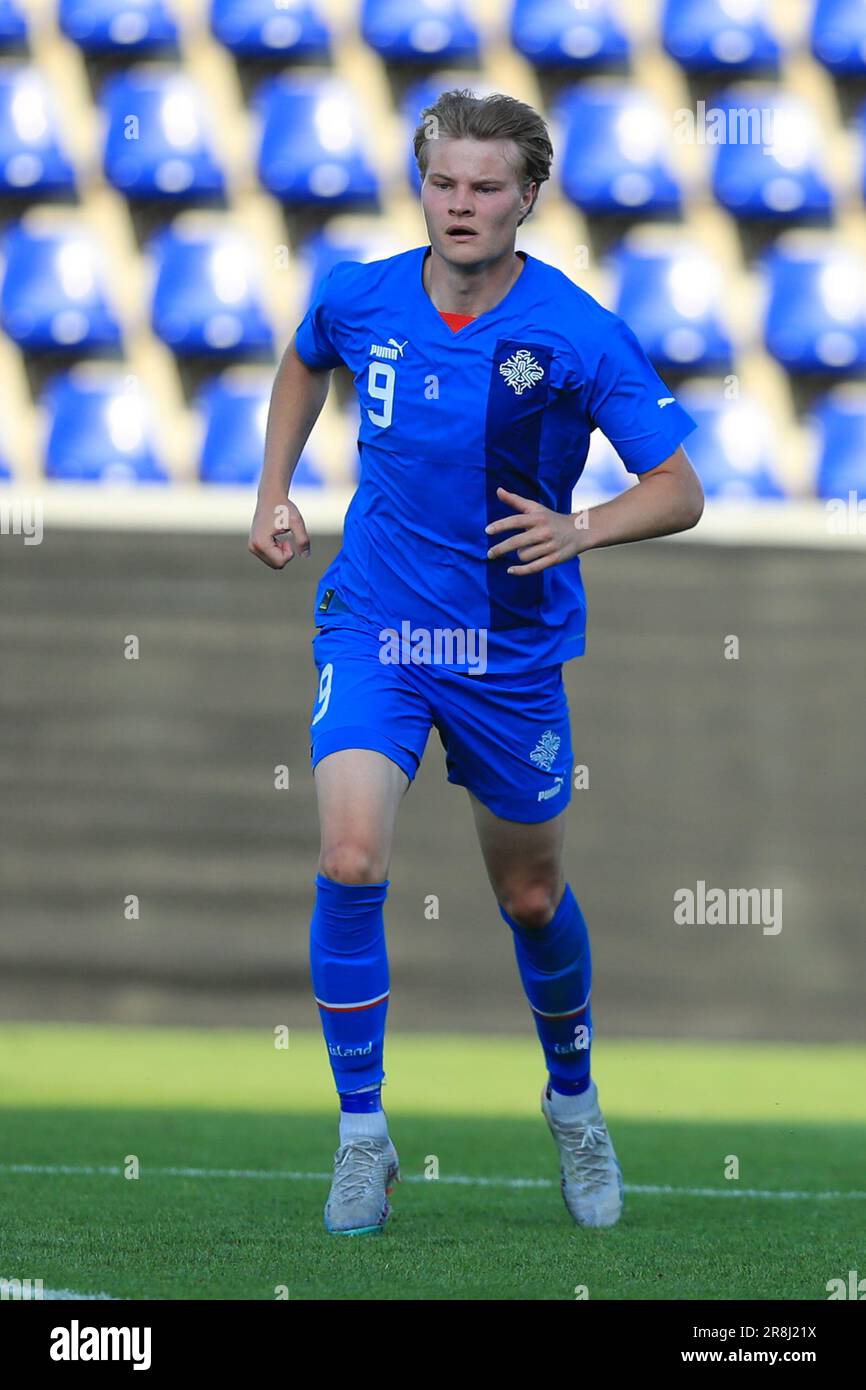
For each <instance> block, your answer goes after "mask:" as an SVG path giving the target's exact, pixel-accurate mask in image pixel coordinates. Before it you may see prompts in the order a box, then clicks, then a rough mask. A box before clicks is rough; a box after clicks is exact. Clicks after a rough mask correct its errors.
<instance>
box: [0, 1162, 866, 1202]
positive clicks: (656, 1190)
mask: <svg viewBox="0 0 866 1390" xmlns="http://www.w3.org/2000/svg"><path fill="white" fill-rule="evenodd" d="M0 1173H44V1174H47V1175H49V1176H51V1175H54V1174H60V1173H70V1174H73V1175H78V1176H84V1177H87V1176H90V1175H97V1174H103V1175H105V1176H107V1177H111V1178H119V1177H122V1176H123V1170H122V1169H121V1168H119V1167H114V1166H112V1165H111V1164H67V1163H0ZM141 1175H142V1177H154V1178H253V1179H257V1180H264V1181H276V1182H328V1181H330V1179H331V1177H332V1176H333V1175H332V1174H331V1173H301V1172H272V1171H271V1170H269V1169H267V1168H142V1169H141ZM403 1181H404V1182H439V1183H445V1184H446V1185H455V1184H457V1185H459V1186H461V1187H558V1186H559V1180H558V1179H554V1178H480V1177H476V1178H471V1177H465V1176H462V1175H451V1176H446V1177H440V1178H425V1177H422V1176H421V1175H420V1174H415V1173H408V1174H406V1176H405V1177H404V1178H403ZM625 1190H626V1192H631V1193H633V1194H636V1195H640V1196H645V1197H758V1198H776V1199H780V1200H782V1201H800V1202H811V1201H825V1202H826V1201H837V1200H843V1201H863V1200H864V1199H866V1192H856V1191H855V1192H790V1191H784V1190H778V1191H774V1190H773V1189H770V1188H767V1189H764V1188H758V1187H741V1188H736V1187H730V1188H725V1187H663V1186H654V1185H648V1184H642V1183H626V1184H625Z"/></svg>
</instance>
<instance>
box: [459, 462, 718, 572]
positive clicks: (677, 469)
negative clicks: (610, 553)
mask: <svg viewBox="0 0 866 1390" xmlns="http://www.w3.org/2000/svg"><path fill="white" fill-rule="evenodd" d="M638 479H639V481H640V483H641V486H640V487H633V488H629V490H628V491H627V492H622V493H620V495H619V496H618V497H612V498H611V499H610V501H609V502H601V503H599V505H598V506H597V507H589V508H588V509H587V510H585V511H582V512H577V513H575V514H574V515H573V516H570V515H568V514H563V513H562V512H554V511H551V510H550V508H549V507H542V506H541V504H540V503H539V502H533V501H532V500H531V499H530V498H527V497H521V496H520V495H519V494H517V493H513V492H506V491H505V489H504V488H498V489H497V492H498V495H499V496H500V497H501V498H502V500H503V502H510V503H511V505H512V506H513V507H514V508H515V513H514V514H513V515H511V516H506V517H502V519H501V520H499V521H493V522H491V523H490V525H489V526H488V527H487V528H486V530H487V534H488V536H492V537H495V536H497V535H499V534H501V533H502V532H504V531H514V530H518V531H519V532H520V533H521V534H519V535H516V536H511V537H509V539H508V540H506V541H499V542H498V543H497V544H495V545H493V546H492V547H491V549H490V550H488V552H487V558H488V559H490V560H493V559H496V558H498V557H499V556H500V555H509V554H511V553H512V552H513V551H516V552H517V555H516V557H515V558H516V559H518V560H520V561H521V563H520V564H518V565H510V566H509V569H508V573H509V574H535V573H536V572H537V571H538V570H543V569H548V568H549V567H550V566H551V565H559V564H562V562H563V561H564V560H570V559H572V558H573V557H574V556H575V555H582V554H583V553H584V551H587V550H597V549H599V548H600V547H601V546H605V545H622V544H623V543H624V542H625V541H643V540H647V539H649V537H650V536H670V535H673V534H674V532H676V531H688V530H689V528H690V527H692V526H696V525H697V523H698V522H699V521H700V519H701V515H702V513H703V510H704V490H703V488H702V487H701V482H700V479H699V478H698V475H697V473H696V472H695V470H694V469H693V468H692V465H691V464H690V463H689V460H688V458H687V457H686V453H685V450H684V449H683V447H682V445H680V446H679V448H678V449H677V450H676V451H675V452H674V453H673V454H671V456H670V458H666V459H665V460H664V462H663V463H660V464H659V465H658V467H657V468H651V469H649V471H648V472H646V473H640V474H638Z"/></svg>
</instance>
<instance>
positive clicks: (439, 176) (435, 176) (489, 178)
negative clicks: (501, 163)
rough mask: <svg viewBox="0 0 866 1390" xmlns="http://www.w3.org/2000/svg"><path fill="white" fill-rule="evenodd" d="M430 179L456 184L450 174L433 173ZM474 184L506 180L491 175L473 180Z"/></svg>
mask: <svg viewBox="0 0 866 1390" xmlns="http://www.w3.org/2000/svg"><path fill="white" fill-rule="evenodd" d="M429 177H430V178H431V179H445V180H446V182H447V183H453V182H454V180H453V179H452V177H451V175H450V174H439V173H437V172H435V171H433V172H431V173H430V175H429ZM472 182H473V183H504V182H505V180H504V179H500V178H497V177H496V175H495V174H490V175H489V176H487V177H483V176H479V177H478V178H477V179H473V180H472Z"/></svg>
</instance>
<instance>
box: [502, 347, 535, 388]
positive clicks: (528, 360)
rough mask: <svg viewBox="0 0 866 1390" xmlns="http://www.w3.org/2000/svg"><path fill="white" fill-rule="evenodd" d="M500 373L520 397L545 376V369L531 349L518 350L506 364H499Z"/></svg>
mask: <svg viewBox="0 0 866 1390" xmlns="http://www.w3.org/2000/svg"><path fill="white" fill-rule="evenodd" d="M499 373H500V375H501V376H504V377H505V380H506V381H507V382H508V385H509V386H511V387H512V388H513V389H514V390H515V391H516V392H517V395H518V396H522V395H523V393H524V391H525V390H527V388H528V387H532V386H534V385H535V383H536V382H537V381H540V380H541V378H542V377H543V376H544V368H543V367H541V366H539V364H538V363H537V362H536V360H535V358H534V357H533V355H532V353H531V352H530V351H529V348H518V350H517V352H513V353H512V354H511V356H510V357H507V358H506V359H505V361H504V362H501V363H500V364H499Z"/></svg>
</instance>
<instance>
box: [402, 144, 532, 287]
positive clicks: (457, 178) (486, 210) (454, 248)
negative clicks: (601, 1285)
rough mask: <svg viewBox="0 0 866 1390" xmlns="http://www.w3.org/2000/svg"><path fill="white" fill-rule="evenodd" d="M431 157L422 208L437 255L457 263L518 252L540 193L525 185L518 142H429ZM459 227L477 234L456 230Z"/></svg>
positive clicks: (469, 262)
mask: <svg viewBox="0 0 866 1390" xmlns="http://www.w3.org/2000/svg"><path fill="white" fill-rule="evenodd" d="M427 154H428V160H427V173H426V175H425V178H424V182H423V184H422V186H421V206H422V208H423V209H424V219H425V221H426V223H427V232H428V235H429V237H430V245H431V246H432V247H433V249H434V251H437V252H438V253H439V255H440V256H442V257H444V259H445V260H447V261H450V262H451V263H452V264H454V265H476V264H478V263H481V262H485V261H490V260H495V259H496V258H497V257H498V256H502V255H505V254H507V253H508V252H509V251H513V249H514V238H515V234H516V232H517V224H518V222H519V221H520V218H521V217H522V216H523V214H524V213H525V212H526V210H527V208H528V207H529V206H530V203H531V202H532V198H533V196H534V194H535V184H534V183H529V184H528V185H527V186H526V188H525V189H524V188H523V187H522V186H521V183H520V179H519V171H520V164H521V161H520V152H519V151H518V149H517V146H516V145H515V143H514V141H513V140H453V139H450V138H449V139H439V140H428V142H427ZM456 227H461V228H470V229H471V231H469V232H468V233H459V232H456V231H452V230H451V229H452V228H456Z"/></svg>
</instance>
